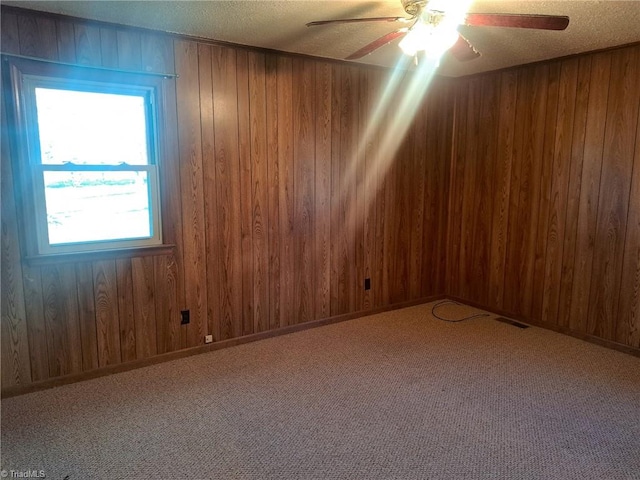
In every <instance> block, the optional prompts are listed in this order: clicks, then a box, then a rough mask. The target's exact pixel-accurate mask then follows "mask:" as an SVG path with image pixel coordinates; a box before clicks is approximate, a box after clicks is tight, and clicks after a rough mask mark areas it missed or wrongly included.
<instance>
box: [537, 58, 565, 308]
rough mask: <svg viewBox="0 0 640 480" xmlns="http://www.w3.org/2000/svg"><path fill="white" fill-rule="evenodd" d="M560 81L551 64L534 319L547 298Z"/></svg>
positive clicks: (555, 65) (544, 143)
mask: <svg viewBox="0 0 640 480" xmlns="http://www.w3.org/2000/svg"><path fill="white" fill-rule="evenodd" d="M559 81H560V63H554V64H551V65H550V66H549V76H548V81H547V108H546V110H545V113H546V118H545V131H544V140H543V150H542V152H543V153H542V158H543V162H542V166H541V171H540V197H539V198H540V201H539V204H538V230H537V235H536V253H535V263H534V271H533V294H532V300H531V302H532V304H531V316H532V318H533V319H534V320H537V321H541V320H542V304H543V300H544V276H545V265H546V263H545V262H546V254H547V238H548V235H547V233H548V225H549V205H550V203H551V184H552V165H553V162H552V160H553V158H554V156H555V153H554V152H555V145H556V142H555V126H556V118H557V112H558V96H559V85H560V83H559Z"/></svg>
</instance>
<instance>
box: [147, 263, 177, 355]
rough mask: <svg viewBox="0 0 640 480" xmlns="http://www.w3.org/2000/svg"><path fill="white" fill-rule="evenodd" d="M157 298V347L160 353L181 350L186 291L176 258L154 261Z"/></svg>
mask: <svg viewBox="0 0 640 480" xmlns="http://www.w3.org/2000/svg"><path fill="white" fill-rule="evenodd" d="M153 263H154V265H153V267H154V282H153V288H154V292H155V298H156V346H157V349H158V353H159V354H160V353H167V352H173V351H175V350H179V349H180V348H181V343H182V342H181V338H180V305H183V304H184V303H183V302H184V300H181V299H180V297H181V296H182V297H183V298H184V290H183V289H182V288H181V286H180V283H181V280H180V278H181V276H182V275H181V273H180V271H181V269H180V267H179V265H178V263H177V262H176V260H175V257H174V256H166V255H163V256H158V257H154V259H153ZM181 294H182V295H181Z"/></svg>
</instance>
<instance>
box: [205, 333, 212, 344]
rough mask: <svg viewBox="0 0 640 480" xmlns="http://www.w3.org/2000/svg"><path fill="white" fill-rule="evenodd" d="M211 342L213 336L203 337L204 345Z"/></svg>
mask: <svg viewBox="0 0 640 480" xmlns="http://www.w3.org/2000/svg"><path fill="white" fill-rule="evenodd" d="M211 342H213V335H205V337H204V343H211Z"/></svg>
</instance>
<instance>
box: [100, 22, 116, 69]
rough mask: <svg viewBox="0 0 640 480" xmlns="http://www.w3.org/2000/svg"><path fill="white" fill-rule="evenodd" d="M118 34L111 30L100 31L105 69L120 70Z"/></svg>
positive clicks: (101, 52) (102, 29)
mask: <svg viewBox="0 0 640 480" xmlns="http://www.w3.org/2000/svg"><path fill="white" fill-rule="evenodd" d="M118 33H119V32H118V31H117V30H113V29H111V28H101V29H100V54H101V61H102V66H103V67H107V68H118V63H119V61H118Z"/></svg>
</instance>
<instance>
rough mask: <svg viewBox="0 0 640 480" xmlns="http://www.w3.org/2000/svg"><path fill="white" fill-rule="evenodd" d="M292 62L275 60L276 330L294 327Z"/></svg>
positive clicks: (286, 59)
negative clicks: (276, 173)
mask: <svg viewBox="0 0 640 480" xmlns="http://www.w3.org/2000/svg"><path fill="white" fill-rule="evenodd" d="M292 66H293V63H292V59H291V58H287V57H278V59H277V81H276V83H277V98H278V110H277V112H278V186H279V192H278V194H279V202H278V204H279V207H280V212H279V218H280V326H281V327H284V326H286V325H291V324H293V323H295V311H294V301H293V293H294V292H293V289H294V279H293V278H294V272H295V259H294V238H293V237H294V232H293V227H294V226H293V221H294V220H293V214H294V212H293V201H294V199H293V195H294V184H293V182H294V178H293V175H294V172H293V169H294V157H293V118H292V116H293V105H292V100H293V99H292V91H293V72H292Z"/></svg>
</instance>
